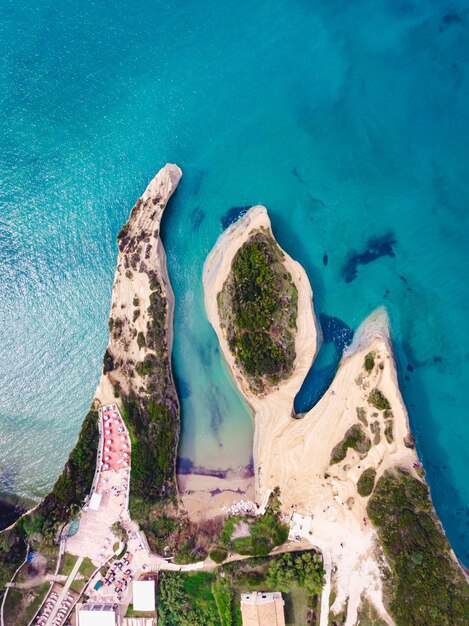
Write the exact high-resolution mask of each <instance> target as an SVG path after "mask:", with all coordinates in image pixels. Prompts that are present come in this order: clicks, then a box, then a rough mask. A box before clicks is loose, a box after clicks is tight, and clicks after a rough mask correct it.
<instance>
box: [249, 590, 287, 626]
mask: <svg viewBox="0 0 469 626" xmlns="http://www.w3.org/2000/svg"><path fill="white" fill-rule="evenodd" d="M284 606H285V602H284V600H283V598H282V594H281V593H280V592H279V591H272V592H269V593H267V592H262V591H254V592H251V593H242V594H241V614H242V617H243V626H285V614H284V610H283V607H284Z"/></svg>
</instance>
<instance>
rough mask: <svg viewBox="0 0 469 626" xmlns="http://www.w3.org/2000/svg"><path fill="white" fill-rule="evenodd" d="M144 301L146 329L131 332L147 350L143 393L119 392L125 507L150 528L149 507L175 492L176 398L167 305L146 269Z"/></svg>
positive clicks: (155, 278)
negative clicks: (128, 450) (127, 449)
mask: <svg viewBox="0 0 469 626" xmlns="http://www.w3.org/2000/svg"><path fill="white" fill-rule="evenodd" d="M149 279H150V288H151V289H152V293H151V295H150V306H149V307H148V310H147V311H148V322H147V332H146V335H144V334H143V333H142V332H140V333H139V334H138V335H137V343H138V345H139V347H143V346H144V345H145V346H146V347H147V349H148V350H149V352H148V353H147V354H146V356H145V358H144V360H143V361H140V362H139V363H137V364H136V365H135V370H136V372H137V374H138V375H139V376H141V377H142V378H143V379H144V382H145V391H146V393H145V394H142V395H139V396H136V395H135V394H134V393H133V392H131V393H130V394H129V395H127V396H122V405H123V406H122V416H123V418H124V420H125V422H126V425H127V427H128V429H129V434H130V438H131V442H132V465H131V475H130V510H131V514H132V515H133V516H135V519H136V520H137V521H138V522H140V523H141V525H142V526H143V527H144V530H145V532H147V531H148V530H149V529H151V525H152V521H151V520H150V514H151V511H152V507H151V506H150V507H147V506H142V504H143V503H153V504H156V503H157V502H159V501H160V500H161V498H171V497H173V496H174V495H175V493H176V488H175V482H174V469H175V457H176V447H177V434H178V432H179V403H178V398H177V395H176V390H175V387H174V383H173V380H172V376H171V368H170V361H169V354H168V345H167V340H166V328H167V325H168V307H167V302H166V298H165V296H164V293H163V290H162V286H161V284H160V280H159V277H158V275H157V274H156V272H149Z"/></svg>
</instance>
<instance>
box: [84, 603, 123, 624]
mask: <svg viewBox="0 0 469 626" xmlns="http://www.w3.org/2000/svg"><path fill="white" fill-rule="evenodd" d="M115 624H116V612H115V609H114V607H113V605H112V604H84V605H83V606H81V607H80V608H79V610H78V626H115Z"/></svg>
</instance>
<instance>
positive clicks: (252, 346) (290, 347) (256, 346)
mask: <svg viewBox="0 0 469 626" xmlns="http://www.w3.org/2000/svg"><path fill="white" fill-rule="evenodd" d="M297 305H298V292H297V289H296V287H295V285H294V284H293V281H292V278H291V276H290V275H289V274H288V273H286V271H285V268H284V266H283V264H282V253H281V251H280V249H279V248H278V246H277V244H276V243H275V241H274V240H273V239H272V237H271V236H270V235H269V234H268V233H267V232H262V231H258V232H256V233H255V234H254V235H252V236H251V238H250V239H249V240H248V241H247V242H246V243H245V244H244V245H243V246H242V247H241V248H240V249H239V250H238V252H237V253H236V255H235V257H234V259H233V263H232V266H231V273H230V276H229V277H228V279H227V280H226V282H225V284H224V285H223V289H222V291H221V292H220V293H219V294H218V308H219V313H220V317H221V320H222V323H223V325H224V326H225V328H226V332H227V338H228V344H229V346H230V350H231V351H232V352H233V354H234V355H235V357H236V359H237V360H238V362H239V364H240V366H241V368H242V370H243V371H244V373H245V375H246V377H247V378H248V380H249V383H250V385H251V387H252V388H253V390H255V391H257V392H259V393H261V392H263V391H265V390H266V389H267V388H268V387H270V386H273V385H275V384H277V383H278V382H279V381H281V380H283V379H284V378H286V377H287V376H288V375H289V374H290V373H291V371H292V368H293V362H294V360H295V342H294V336H293V331H295V330H296V315H297Z"/></svg>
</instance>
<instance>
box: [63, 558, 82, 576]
mask: <svg viewBox="0 0 469 626" xmlns="http://www.w3.org/2000/svg"><path fill="white" fill-rule="evenodd" d="M77 558H78V557H77V556H74V555H73V554H69V553H68V552H66V553H65V554H64V555H63V557H62V561H61V562H60V568H59V574H61V575H62V576H70V573H71V571H72V569H73V566H74V565H75V563H76V561H77Z"/></svg>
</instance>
